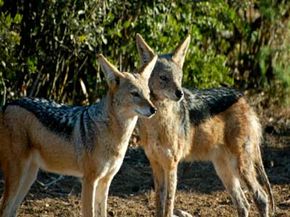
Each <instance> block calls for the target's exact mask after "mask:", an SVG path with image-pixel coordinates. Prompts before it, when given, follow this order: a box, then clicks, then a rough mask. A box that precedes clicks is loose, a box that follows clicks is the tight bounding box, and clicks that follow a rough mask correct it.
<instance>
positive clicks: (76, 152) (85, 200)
mask: <svg viewBox="0 0 290 217" xmlns="http://www.w3.org/2000/svg"><path fill="white" fill-rule="evenodd" d="M156 59H157V57H156V56H155V57H153V58H152V59H151V60H150V61H149V62H148V63H146V65H145V66H143V67H142V69H141V70H139V71H138V72H136V73H132V74H131V73H127V72H119V71H118V70H117V69H116V68H115V67H114V66H113V65H111V64H110V63H109V62H108V61H107V60H106V59H105V58H104V57H103V56H102V55H100V56H99V62H100V64H101V67H102V69H103V71H104V73H105V77H106V80H107V83H108V86H109V91H108V93H107V95H106V96H105V97H104V98H103V99H102V100H101V101H100V102H98V103H96V104H94V105H91V106H85V107H82V106H66V105H60V104H57V103H55V102H52V101H48V100H43V99H32V98H22V99H19V100H16V101H13V102H11V103H9V104H8V105H6V106H5V107H4V108H3V111H2V113H1V115H0V121H1V122H0V166H1V169H2V170H3V173H4V180H5V188H4V193H3V197H2V203H1V207H0V216H2V217H11V216H14V215H16V211H17V208H18V206H19V205H20V203H21V201H22V200H23V198H24V197H25V195H26V193H27V192H28V191H29V188H30V186H31V185H32V183H33V182H34V180H35V179H36V175H37V171H38V170H39V168H41V169H44V170H46V171H51V172H56V173H60V174H65V175H73V176H78V177H82V181H83V182H82V213H83V216H85V217H91V216H102V217H105V216H106V206H107V197H108V191H109V186H110V183H111V181H112V179H113V177H114V175H115V174H116V173H117V171H118V170H119V168H120V166H121V164H122V162H123V158H124V155H125V152H126V149H127V146H128V142H129V138H130V136H131V134H132V131H133V129H134V127H135V124H136V122H137V118H138V116H145V117H151V116H152V115H153V114H154V113H155V111H156V109H155V107H154V106H153V104H152V103H151V101H150V99H149V87H148V79H149V77H150V74H151V71H152V69H153V67H154V65H155V62H156Z"/></svg>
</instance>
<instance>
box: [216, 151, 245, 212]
mask: <svg viewBox="0 0 290 217" xmlns="http://www.w3.org/2000/svg"><path fill="white" fill-rule="evenodd" d="M213 164H214V167H215V170H216V173H217V175H218V176H219V178H220V179H221V181H222V182H223V184H224V186H225V188H226V190H227V191H228V192H229V194H230V195H231V198H232V201H233V204H234V205H235V206H236V207H237V210H238V216H239V217H247V216H248V214H249V208H250V205H249V203H248V201H247V198H246V197H245V194H244V192H243V190H242V188H241V183H240V180H239V175H238V171H237V168H236V166H235V163H234V162H233V159H231V158H230V157H229V153H227V151H220V152H219V153H217V154H216V156H215V158H214V159H213Z"/></svg>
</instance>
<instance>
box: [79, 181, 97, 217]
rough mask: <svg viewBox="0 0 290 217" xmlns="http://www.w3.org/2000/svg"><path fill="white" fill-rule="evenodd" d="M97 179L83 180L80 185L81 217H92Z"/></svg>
mask: <svg viewBox="0 0 290 217" xmlns="http://www.w3.org/2000/svg"><path fill="white" fill-rule="evenodd" d="M97 185H98V180H97V179H92V178H87V177H84V178H83V183H82V217H94V213H95V201H94V200H95V189H96V186H97Z"/></svg>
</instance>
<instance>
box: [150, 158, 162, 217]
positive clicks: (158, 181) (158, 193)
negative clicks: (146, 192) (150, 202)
mask: <svg viewBox="0 0 290 217" xmlns="http://www.w3.org/2000/svg"><path fill="white" fill-rule="evenodd" d="M148 159H149V161H150V165H151V168H152V173H153V179H154V189H155V210H156V213H155V216H156V217H163V215H164V211H165V210H164V208H165V202H166V201H165V200H166V198H165V174H164V170H163V168H162V167H161V165H160V164H159V163H158V161H156V160H155V159H153V158H150V156H148Z"/></svg>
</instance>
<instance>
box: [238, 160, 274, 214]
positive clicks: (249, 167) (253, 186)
mask: <svg viewBox="0 0 290 217" xmlns="http://www.w3.org/2000/svg"><path fill="white" fill-rule="evenodd" d="M240 176H241V178H242V179H243V180H244V182H245V183H246V185H247V187H248V189H249V190H250V191H251V193H252V194H253V198H254V201H255V204H256V206H257V208H258V210H259V214H260V216H261V217H268V216H269V207H268V196H267V194H266V193H265V191H264V190H263V187H262V186H261V185H260V183H259V182H258V180H257V177H256V172H255V167H254V165H253V162H252V161H251V158H250V157H249V158H247V159H244V160H243V162H241V165H240Z"/></svg>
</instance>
